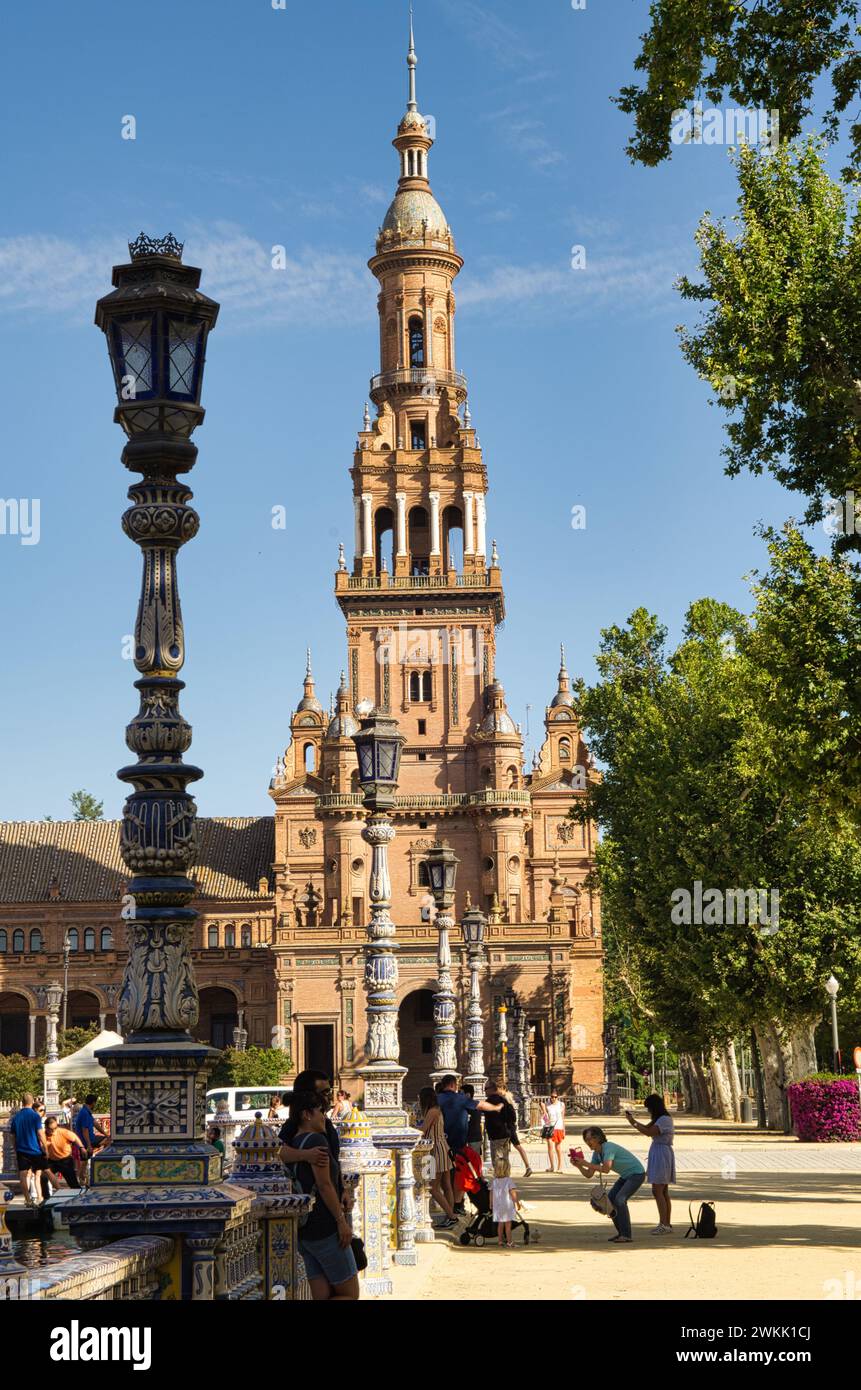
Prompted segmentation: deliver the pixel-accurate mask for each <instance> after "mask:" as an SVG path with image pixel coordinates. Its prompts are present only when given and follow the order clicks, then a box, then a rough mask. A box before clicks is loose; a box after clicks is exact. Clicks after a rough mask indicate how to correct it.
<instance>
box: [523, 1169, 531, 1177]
mask: <svg viewBox="0 0 861 1390" xmlns="http://www.w3.org/2000/svg"><path fill="white" fill-rule="evenodd" d="M523 1176H524V1177H525V1178H531V1177H532V1169H531V1168H527V1169H526V1171H525V1173H524V1174H523Z"/></svg>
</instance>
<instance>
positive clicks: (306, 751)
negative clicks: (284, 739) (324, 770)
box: [302, 743, 316, 772]
mask: <svg viewBox="0 0 861 1390" xmlns="http://www.w3.org/2000/svg"><path fill="white" fill-rule="evenodd" d="M315 754H316V749H315V748H314V745H313V743H306V744H305V747H304V748H303V749H302V757H303V759H304V763H305V771H306V772H313V771H314V763H315V761H316V757H315Z"/></svg>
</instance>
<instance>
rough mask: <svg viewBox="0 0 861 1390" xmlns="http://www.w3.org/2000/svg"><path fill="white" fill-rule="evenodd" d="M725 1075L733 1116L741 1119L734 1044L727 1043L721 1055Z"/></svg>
mask: <svg viewBox="0 0 861 1390" xmlns="http://www.w3.org/2000/svg"><path fill="white" fill-rule="evenodd" d="M723 1058H724V1066H725V1067H726V1074H727V1076H728V1078H729V1089H730V1095H731V1096H732V1108H733V1114H734V1116H735V1118H736V1120H740V1119H741V1077H740V1076H739V1074H738V1062H737V1061H736V1056H735V1043H734V1042H729V1043H728V1044H727V1046H726V1049H725V1051H724V1054H723Z"/></svg>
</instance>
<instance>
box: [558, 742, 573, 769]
mask: <svg viewBox="0 0 861 1390" xmlns="http://www.w3.org/2000/svg"><path fill="white" fill-rule="evenodd" d="M559 761H560V763H570V761H571V740H570V738H560V740H559Z"/></svg>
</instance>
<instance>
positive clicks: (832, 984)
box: [825, 975, 840, 999]
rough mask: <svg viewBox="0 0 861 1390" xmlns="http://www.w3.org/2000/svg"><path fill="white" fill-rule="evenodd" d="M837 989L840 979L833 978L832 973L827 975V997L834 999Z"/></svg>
mask: <svg viewBox="0 0 861 1390" xmlns="http://www.w3.org/2000/svg"><path fill="white" fill-rule="evenodd" d="M839 989H840V981H839V980H835V978H834V976H833V975H829V976H828V979H827V980H826V981H825V993H826V994H827V995H828V997H829V999H836V998H837V991H838V990H839Z"/></svg>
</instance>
